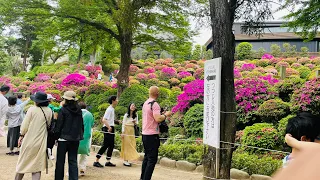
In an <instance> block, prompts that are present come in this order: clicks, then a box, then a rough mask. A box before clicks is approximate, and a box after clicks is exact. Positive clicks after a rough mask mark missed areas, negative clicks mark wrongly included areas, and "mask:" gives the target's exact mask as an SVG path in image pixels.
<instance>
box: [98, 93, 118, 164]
mask: <svg viewBox="0 0 320 180" xmlns="http://www.w3.org/2000/svg"><path fill="white" fill-rule="evenodd" d="M109 104H110V106H109V107H108V108H107V110H106V112H105V114H104V116H103V119H102V122H103V128H102V131H104V140H103V146H102V147H101V148H100V150H99V152H98V154H97V155H96V157H97V159H96V162H94V163H93V166H94V167H103V165H101V164H100V163H99V160H100V158H101V156H102V155H103V154H104V153H105V152H106V150H107V149H108V151H107V162H106V164H105V166H110V167H115V166H116V165H115V164H112V163H111V162H110V160H111V157H112V152H113V149H114V138H115V135H114V121H115V110H114V108H115V107H116V106H117V104H118V100H117V96H111V97H110V98H109Z"/></svg>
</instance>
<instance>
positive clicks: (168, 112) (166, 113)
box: [164, 111, 172, 117]
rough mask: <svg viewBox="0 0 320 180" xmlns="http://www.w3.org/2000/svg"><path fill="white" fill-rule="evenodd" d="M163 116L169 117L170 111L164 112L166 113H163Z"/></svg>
mask: <svg viewBox="0 0 320 180" xmlns="http://www.w3.org/2000/svg"><path fill="white" fill-rule="evenodd" d="M164 115H166V116H167V117H171V115H172V112H171V111H166V112H165V113H164Z"/></svg>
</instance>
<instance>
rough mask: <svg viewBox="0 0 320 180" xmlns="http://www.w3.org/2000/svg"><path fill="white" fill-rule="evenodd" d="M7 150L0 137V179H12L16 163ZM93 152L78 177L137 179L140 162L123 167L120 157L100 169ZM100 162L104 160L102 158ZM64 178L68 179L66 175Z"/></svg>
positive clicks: (177, 175) (172, 177) (169, 176)
mask: <svg viewBox="0 0 320 180" xmlns="http://www.w3.org/2000/svg"><path fill="white" fill-rule="evenodd" d="M6 152H8V149H7V147H6V138H4V137H0V180H13V179H14V176H15V167H16V163H17V159H18V157H17V156H7V155H5V153H6ZM94 159H95V154H94V153H92V154H91V156H90V158H89V160H88V167H87V171H86V176H84V177H80V178H79V179H87V180H107V179H110V180H139V178H140V171H141V165H140V164H141V162H138V164H136V165H133V166H132V167H130V168H128V167H124V166H123V165H122V161H121V160H120V159H113V162H114V163H116V164H117V167H115V168H107V167H104V168H102V169H98V168H94V167H93V166H92V163H93V162H94ZM101 162H104V161H103V160H102V161H101ZM24 179H25V180H31V175H30V174H26V175H25V178H24ZM42 179H45V180H53V179H54V168H51V169H49V174H45V171H44V172H42ZM65 179H68V178H67V177H66V178H65ZM200 179H202V176H201V174H197V173H189V172H184V171H178V170H174V169H168V168H165V167H161V166H160V165H158V166H157V167H156V169H155V172H154V174H153V180H200Z"/></svg>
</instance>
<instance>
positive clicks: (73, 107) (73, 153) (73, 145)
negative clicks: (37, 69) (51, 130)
mask: <svg viewBox="0 0 320 180" xmlns="http://www.w3.org/2000/svg"><path fill="white" fill-rule="evenodd" d="M62 98H63V99H64V101H65V103H64V104H63V107H62V108H61V109H60V111H59V115H58V120H57V125H56V128H55V133H56V139H58V150H57V162H56V170H55V180H63V178H64V164H65V159H66V154H67V153H68V164H69V180H77V179H78V177H79V174H78V148H79V142H80V141H81V140H83V133H84V125H83V117H82V111H81V108H80V107H79V105H78V103H77V101H78V98H77V95H76V93H75V92H74V91H66V92H65V93H64V95H63V97H62Z"/></svg>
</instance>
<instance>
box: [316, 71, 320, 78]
mask: <svg viewBox="0 0 320 180" xmlns="http://www.w3.org/2000/svg"><path fill="white" fill-rule="evenodd" d="M319 77H320V70H319V69H318V70H316V78H319Z"/></svg>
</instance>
